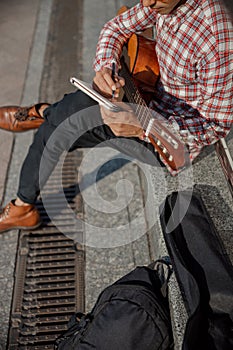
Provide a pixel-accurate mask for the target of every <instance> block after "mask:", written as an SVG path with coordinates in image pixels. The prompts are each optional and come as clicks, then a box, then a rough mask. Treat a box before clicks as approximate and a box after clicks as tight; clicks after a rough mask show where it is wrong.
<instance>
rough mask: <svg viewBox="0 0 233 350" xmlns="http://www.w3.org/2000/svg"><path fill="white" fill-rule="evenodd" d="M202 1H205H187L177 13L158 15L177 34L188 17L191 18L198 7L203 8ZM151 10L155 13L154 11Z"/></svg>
mask: <svg viewBox="0 0 233 350" xmlns="http://www.w3.org/2000/svg"><path fill="white" fill-rule="evenodd" d="M202 1H203V0H187V1H186V2H185V3H184V4H183V5H180V6H179V7H178V8H177V9H176V10H175V11H173V12H172V13H170V14H168V15H160V14H158V18H162V19H163V22H164V23H165V24H166V25H167V26H168V27H169V28H170V29H171V30H172V31H173V32H176V31H177V30H178V29H179V27H180V26H181V24H182V23H183V22H184V21H185V20H186V19H187V17H190V16H191V14H192V13H193V12H194V11H195V9H196V8H197V7H201V4H202ZM141 3H142V0H141ZM150 10H151V11H153V10H152V9H150Z"/></svg>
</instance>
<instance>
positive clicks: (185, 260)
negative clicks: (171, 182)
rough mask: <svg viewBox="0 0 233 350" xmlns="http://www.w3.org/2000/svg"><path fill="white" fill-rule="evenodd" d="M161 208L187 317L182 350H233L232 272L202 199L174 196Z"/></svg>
mask: <svg viewBox="0 0 233 350" xmlns="http://www.w3.org/2000/svg"><path fill="white" fill-rule="evenodd" d="M161 209H162V210H161V215H160V220H161V225H162V229H163V233H164V238H165V242H166V246H167V249H168V253H169V255H170V258H171V261H172V265H173V268H174V273H175V275H176V278H177V281H178V284H179V287H180V290H181V293H182V296H183V300H184V304H185V306H186V310H187V313H188V321H187V324H186V328H185V334H184V340H183V346H182V349H183V350H202V349H205V350H212V349H215V350H230V349H231V350H232V349H233V267H232V264H231V262H230V259H229V258H228V256H227V253H226V251H225V249H224V246H223V244H222V242H221V239H220V238H219V236H218V233H217V231H216V229H215V227H214V224H213V222H212V220H211V218H210V216H209V214H208V212H207V210H206V208H205V205H204V203H203V201H202V199H201V196H200V195H199V194H198V193H192V192H191V191H184V192H174V193H172V194H171V195H170V196H168V197H167V199H166V201H165V203H164V205H163V207H161ZM185 209H187V211H186V213H185V215H184V211H185ZM182 212H183V213H182ZM178 221H179V223H178ZM168 226H170V229H169V230H168ZM172 226H173V227H172ZM168 231H169V232H168Z"/></svg>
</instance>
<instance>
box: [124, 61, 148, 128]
mask: <svg viewBox="0 0 233 350" xmlns="http://www.w3.org/2000/svg"><path fill="white" fill-rule="evenodd" d="M121 75H122V77H124V79H125V86H124V92H125V95H126V97H127V100H128V102H129V103H133V104H135V113H136V115H137V118H138V120H139V122H140V123H141V125H142V127H143V129H144V130H146V128H147V127H148V124H149V121H150V119H151V118H152V116H151V113H150V111H149V108H148V107H147V104H146V102H145V101H144V99H143V98H142V96H141V94H140V92H139V90H138V88H137V86H136V85H135V83H134V81H133V79H132V77H131V75H130V71H129V69H128V67H127V65H126V63H125V60H124V58H123V57H122V58H121Z"/></svg>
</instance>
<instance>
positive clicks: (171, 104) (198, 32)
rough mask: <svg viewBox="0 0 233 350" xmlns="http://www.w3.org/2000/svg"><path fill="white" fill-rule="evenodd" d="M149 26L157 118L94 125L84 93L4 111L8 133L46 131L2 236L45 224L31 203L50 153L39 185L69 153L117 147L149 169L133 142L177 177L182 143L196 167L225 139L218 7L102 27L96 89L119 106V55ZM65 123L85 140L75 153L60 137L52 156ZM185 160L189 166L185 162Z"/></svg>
mask: <svg viewBox="0 0 233 350" xmlns="http://www.w3.org/2000/svg"><path fill="white" fill-rule="evenodd" d="M152 26H155V28H156V33H157V35H156V45H155V52H156V57H157V59H158V65H159V78H158V80H157V82H156V87H153V88H152V93H153V95H152V99H151V101H150V104H149V107H150V111H152V112H151V113H152V117H149V120H148V122H147V123H146V124H145V125H143V124H142V123H141V119H140V118H139V119H138V115H137V113H136V112H135V111H134V110H131V111H130V112H122V111H121V112H118V113H115V112H114V113H113V112H110V111H109V110H107V109H104V108H103V107H101V108H100V113H99V115H97V116H95V117H96V118H97V120H98V123H97V124H95V123H94V121H93V118H88V116H87V115H86V113H84V109H86V108H87V107H90V106H92V105H95V103H94V101H92V100H91V99H90V98H88V97H87V96H86V95H85V94H83V93H82V92H80V91H77V92H75V93H72V94H68V95H66V96H65V97H64V98H63V99H62V100H61V101H59V102H57V103H56V104H54V105H51V106H49V107H48V104H40V105H36V106H33V107H28V108H20V107H3V108H1V109H0V127H2V128H4V129H7V130H12V131H23V130H26V129H29V128H37V127H38V124H41V125H40V127H39V129H38V131H37V133H36V135H35V138H34V141H33V144H32V146H31V148H30V150H29V152H28V155H27V157H26V159H25V161H24V164H23V167H22V171H21V176H20V183H19V190H18V193H17V199H16V200H13V201H11V202H10V203H9V204H8V205H7V206H6V207H5V208H4V210H3V213H2V214H1V216H0V232H3V231H6V230H9V229H12V228H30V229H33V228H35V227H37V226H38V225H39V224H40V217H39V213H38V211H37V209H36V208H35V206H34V202H35V200H36V198H37V196H38V194H39V192H40V184H39V167H40V161H41V157H42V154H43V151H44V148H45V145H46V148H47V151H48V152H47V155H46V156H45V157H47V158H48V159H47V161H48V170H47V174H46V175H44V178H43V179H42V185H43V184H44V183H45V182H46V180H47V177H48V176H49V172H50V171H52V168H53V166H54V165H55V163H56V161H57V160H58V159H59V156H60V154H61V153H62V151H63V150H64V149H67V150H68V149H74V148H78V147H93V146H94V145H96V144H99V143H101V142H103V141H106V140H108V141H109V142H110V143H111V141H112V140H114V141H116V142H115V143H114V146H113V147H116V148H117V149H119V150H121V151H122V152H125V153H127V154H129V153H133V155H134V156H136V157H137V158H139V159H141V160H145V161H147V159H146V158H148V157H146V156H145V154H146V152H145V154H144V151H141V149H140V152H137V150H135V149H133V147H132V149H131V146H130V145H128V144H127V142H126V141H127V140H134V141H136V143H138V144H141V145H143V146H144V148H145V149H146V150H148V149H149V150H150V151H151V163H153V157H154V155H155V153H154V150H156V151H158V152H159V154H160V158H161V160H162V162H163V163H164V164H165V165H166V166H167V167H168V169H169V170H170V172H171V173H172V174H175V173H177V171H179V170H180V168H182V164H183V165H185V163H184V162H183V161H181V162H180V164H178V166H176V161H175V162H174V157H176V160H177V161H178V162H179V160H180V158H179V154H181V156H182V148H179V147H180V143H179V142H181V144H182V143H183V144H184V145H185V146H186V147H187V149H188V151H189V158H190V160H191V161H193V159H195V158H196V156H197V155H198V154H199V153H200V151H201V149H202V148H203V147H204V146H207V145H210V144H213V143H215V142H216V141H218V140H219V139H220V138H223V137H225V136H226V135H227V133H228V132H229V130H230V128H231V125H232V116H233V113H232V112H233V111H232V109H233V107H232V100H233V89H232V74H233V65H232V62H233V45H232V44H233V29H232V23H231V20H230V19H229V18H228V16H227V13H226V11H225V9H224V8H223V6H221V4H220V2H219V0H186V1H185V0H181V1H180V0H158V1H156V0H141V1H140V3H138V4H137V5H135V6H134V7H132V8H130V9H129V10H127V11H125V12H124V13H122V14H120V15H118V16H116V17H115V18H113V19H112V20H110V21H109V22H108V23H106V24H105V26H104V27H103V29H102V31H101V33H100V38H99V41H98V45H97V50H96V57H95V61H94V70H95V72H96V75H95V78H94V86H95V87H96V89H98V91H101V92H102V93H103V94H104V95H105V96H106V95H107V96H109V97H110V98H111V97H113V99H114V100H117V99H118V95H119V89H120V88H121V87H124V86H125V85H126V84H127V81H126V79H124V78H122V77H120V71H121V62H120V58H121V55H122V49H123V47H124V46H125V44H126V42H127V41H128V40H129V38H130V37H131V36H132V35H133V34H135V33H138V32H142V31H144V30H146V29H148V28H151V27H152ZM113 64H114V66H115V70H116V74H114V75H113V74H112V68H113ZM118 72H119V74H117V73H118ZM80 111H81V113H80ZM77 112H79V113H78V121H77V124H76V126H75V127H76V128H77V130H78V131H77V130H76V129H75V128H74V125H73V119H72V116H73V115H74V113H77ZM153 112H154V113H155V115H154V114H153ZM156 113H157V114H159V115H162V116H163V117H164V118H165V120H166V121H167V122H166V125H165V126H164V128H163V122H161V120H158V122H157V120H156ZM153 116H155V117H154V118H153ZM70 117H71V118H70ZM92 117H93V116H92ZM63 122H66V123H65V125H66V124H67V125H68V126H70V127H71V129H72V132H73V133H74V134H75V132H76V133H77V135H78V132H81V131H83V130H84V131H85V133H83V134H82V135H81V136H80V137H79V138H78V139H77V140H76V142H74V143H73V144H72V145H70V144H69V143H68V139H69V138H70V136H67V138H66V133H65V130H64V134H63V137H61V139H59V140H58V142H56V144H55V145H54V147H52V148H49V147H48V146H47V145H48V144H47V142H48V140H49V138H50V136H51V135H52V133H53V132H54V131H55V130H56V129H57V128H58V126H59V125H60V124H62V123H63ZM101 123H102V124H101ZM103 123H104V124H103ZM169 125H170V127H171V130H173V129H174V130H177V133H178V136H179V137H178V138H177V137H176V136H174V138H173V136H172V132H171V131H170V130H169ZM24 126H25V127H24ZM72 136H73V135H72ZM77 137H78V136H77ZM150 137H151V139H150ZM160 137H161V139H160ZM147 138H148V139H149V141H150V142H147V141H148V140H147ZM152 139H153V140H152ZM161 143H162V147H161V148H160V145H161ZM173 148H174V154H173ZM160 149H161V152H160ZM177 150H179V151H178V152H175V151H177ZM135 153H136V154H135ZM163 153H164V154H165V156H164V157H163ZM177 153H178V155H177ZM181 158H182V157H181ZM182 159H185V155H184V154H183V158H182ZM148 161H150V160H148Z"/></svg>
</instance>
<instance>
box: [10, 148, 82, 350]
mask: <svg viewBox="0 0 233 350" xmlns="http://www.w3.org/2000/svg"><path fill="white" fill-rule="evenodd" d="M79 160H80V152H73V153H72V154H69V155H68V157H67V159H66V161H65V163H64V166H63V184H64V183H65V186H67V187H68V188H69V190H68V191H67V192H66V198H67V201H68V202H69V204H70V207H71V208H72V209H73V210H74V211H76V212H77V215H83V212H82V210H83V208H82V201H81V200H80V197H79V196H80V195H76V192H75V186H74V184H75V183H76V180H77V163H78V161H79ZM56 177H57V173H56V171H55V172H54V174H53V176H52V179H50V182H51V184H55V182H56ZM49 188H50V187H49ZM50 190H51V188H50V189H49V190H48V192H49V191H50ZM51 192H52V194H50V196H49V199H48V201H49V205H50V207H49V210H51V211H53V210H54V211H56V210H57V211H58V212H59V225H61V227H62V228H64V231H63V232H66V233H69V232H70V233H71V234H72V232H73V231H74V229H75V230H76V226H75V223H74V219H73V217H72V216H71V214H70V213H69V212H68V213H66V210H64V212H63V211H62V210H60V209H59V204H60V202H59V198H60V196H59V194H56V193H53V190H52V191H51ZM77 196H78V197H79V198H78V199H77ZM47 205H48V204H47ZM38 208H39V210H40V213H41V216H42V218H43V222H44V225H43V226H42V227H41V228H39V229H38V230H36V231H33V232H26V231H21V232H20V235H19V244H18V252H17V261H16V268H15V286H14V292H13V300H12V308H11V317H10V328H9V334H8V346H7V348H8V349H53V344H54V340H55V339H56V338H57V336H58V335H59V334H61V332H62V331H64V330H65V329H66V324H67V321H68V320H69V318H70V316H71V315H72V314H73V313H74V312H76V311H77V310H80V311H83V310H84V292H85V288H84V250H83V248H82V246H81V245H80V244H78V243H75V242H74V241H73V240H71V239H70V238H68V237H67V235H64V234H62V233H61V232H60V231H58V229H57V228H56V227H55V226H53V223H51V222H50V219H49V218H48V216H47V214H46V212H45V210H44V209H43V206H42V205H40V204H39V205H38ZM59 227H60V226H59ZM78 234H79V235H80V236H81V235H83V231H81V230H80V232H78Z"/></svg>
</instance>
